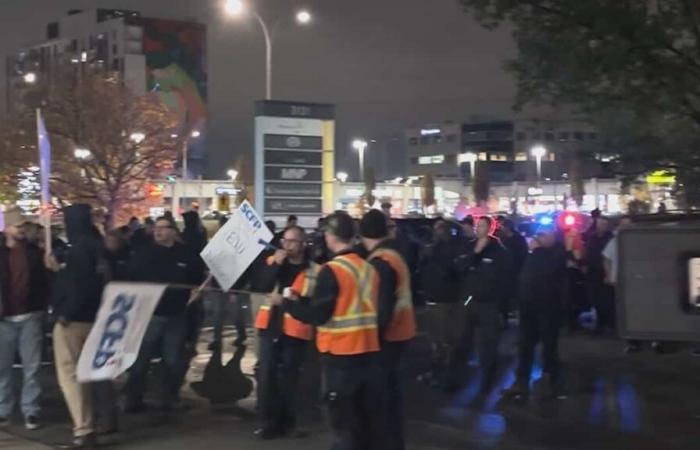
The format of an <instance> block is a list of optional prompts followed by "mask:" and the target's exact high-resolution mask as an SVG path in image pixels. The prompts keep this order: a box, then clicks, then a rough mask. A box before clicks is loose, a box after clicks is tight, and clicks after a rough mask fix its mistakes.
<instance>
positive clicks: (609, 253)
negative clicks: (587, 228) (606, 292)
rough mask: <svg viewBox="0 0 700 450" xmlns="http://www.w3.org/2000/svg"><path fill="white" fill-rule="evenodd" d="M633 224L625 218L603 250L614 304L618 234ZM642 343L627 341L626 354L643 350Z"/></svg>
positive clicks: (618, 262)
mask: <svg viewBox="0 0 700 450" xmlns="http://www.w3.org/2000/svg"><path fill="white" fill-rule="evenodd" d="M631 224H632V220H631V219H630V218H629V217H628V216H624V217H622V218H621V219H620V223H619V224H618V227H617V230H615V232H614V234H613V237H612V238H611V239H610V241H609V242H608V244H607V245H606V246H605V249H603V268H604V269H605V284H607V285H608V286H610V288H611V295H612V298H613V302H615V301H616V300H617V298H616V295H615V286H616V285H617V274H618V266H619V264H620V258H619V255H618V253H617V246H618V240H617V234H618V233H619V232H620V230H622V229H624V228H627V227H628V226H630V225H631ZM641 347H642V343H641V342H640V341H635V340H631V341H627V346H626V347H625V353H632V352H636V351H639V350H641Z"/></svg>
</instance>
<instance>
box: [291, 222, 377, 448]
mask: <svg viewBox="0 0 700 450" xmlns="http://www.w3.org/2000/svg"><path fill="white" fill-rule="evenodd" d="M354 236H355V226H354V223H353V220H352V219H351V218H350V216H348V215H347V214H344V213H335V214H332V215H330V216H329V217H328V219H327V221H326V233H325V239H326V244H327V246H328V249H329V250H330V251H331V252H333V254H334V257H333V259H331V260H330V261H329V262H328V263H326V264H324V265H323V267H322V268H321V271H320V272H319V274H318V281H317V283H316V290H315V291H314V294H313V296H311V298H308V297H303V296H299V295H295V293H291V295H289V296H285V299H284V305H285V308H287V310H288V311H289V313H290V314H291V315H292V316H293V317H294V318H296V319H298V320H301V321H302V322H305V323H308V324H311V325H316V326H318V331H317V334H316V346H317V347H318V351H319V352H320V353H321V364H322V368H323V376H324V388H325V392H324V397H325V400H326V401H327V403H328V411H329V415H330V421H331V427H332V429H333V432H334V434H335V441H334V444H333V447H332V448H333V449H337V450H341V449H383V448H384V446H383V442H382V432H383V430H382V428H383V425H384V422H383V416H384V414H383V408H384V401H383V391H384V387H385V386H384V382H383V377H382V369H381V366H380V359H379V331H378V325H377V303H378V300H377V297H378V290H379V277H378V276H377V272H376V271H375V269H374V268H373V267H372V265H371V264H369V263H368V262H366V261H364V260H363V259H362V258H361V257H360V256H359V255H358V254H357V253H356V252H355V251H354V250H353V248H352V242H353V238H354Z"/></svg>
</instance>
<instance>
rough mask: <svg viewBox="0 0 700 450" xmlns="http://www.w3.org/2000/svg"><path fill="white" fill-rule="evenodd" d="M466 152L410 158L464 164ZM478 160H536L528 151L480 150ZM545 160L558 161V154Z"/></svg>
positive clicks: (418, 161)
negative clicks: (500, 151) (501, 151)
mask: <svg viewBox="0 0 700 450" xmlns="http://www.w3.org/2000/svg"><path fill="white" fill-rule="evenodd" d="M465 155H466V154H461V155H456V154H451V155H428V156H415V157H412V158H411V159H410V161H411V164H412V165H420V166H424V165H433V164H457V163H459V164H463V163H468V160H467V159H466V157H465ZM476 160H477V161H494V162H511V161H518V162H521V161H534V160H535V158H534V157H533V156H528V154H527V153H526V152H517V153H515V155H510V154H507V153H488V152H479V153H477V154H476ZM543 161H556V155H555V154H554V153H548V154H547V155H545V157H544V158H543Z"/></svg>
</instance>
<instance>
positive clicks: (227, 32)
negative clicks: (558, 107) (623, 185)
mask: <svg viewBox="0 0 700 450" xmlns="http://www.w3.org/2000/svg"><path fill="white" fill-rule="evenodd" d="M255 4H256V5H257V6H258V9H259V10H260V12H261V14H262V15H263V16H264V17H265V18H266V19H268V21H269V22H274V21H275V20H274V19H275V18H280V19H282V18H285V17H292V11H293V10H294V8H295V7H302V6H304V7H308V8H309V9H310V10H312V11H313V14H314V22H313V24H312V25H311V26H309V27H305V28H299V27H298V26H295V25H289V26H286V27H281V28H280V29H279V31H278V33H277V37H276V41H275V47H274V54H273V69H274V75H273V97H274V98H275V99H280V100H300V101H312V102H329V103H335V104H336V105H337V158H336V161H337V162H336V166H337V169H338V170H345V171H347V172H350V173H351V176H352V175H353V174H355V173H356V172H357V157H356V155H355V154H354V153H353V152H352V151H351V150H350V148H349V147H350V142H351V141H352V139H353V138H354V137H357V136H364V137H366V138H368V139H375V140H377V142H376V144H372V146H371V147H370V149H368V156H367V158H368V159H367V162H368V164H372V165H373V166H375V167H377V169H378V171H379V173H380V175H383V176H386V177H389V176H395V175H399V174H400V172H401V170H402V167H403V161H400V163H398V164H397V162H396V160H397V156H396V155H399V154H400V153H399V152H400V147H401V145H402V143H401V142H400V138H401V136H402V130H403V129H404V128H405V127H407V126H411V125H418V124H421V123H424V122H440V121H444V120H454V121H459V120H464V119H467V118H469V117H470V116H472V115H480V116H497V117H508V116H510V114H511V113H510V106H511V104H512V99H513V96H514V92H515V87H514V83H513V80H512V78H511V76H510V75H509V74H507V73H505V72H504V70H503V69H502V67H503V61H504V59H506V58H508V57H511V56H513V54H514V52H515V48H514V44H513V42H512V39H511V38H510V35H509V34H508V32H507V31H504V30H499V31H495V32H489V31H486V30H484V29H482V28H481V27H480V26H479V25H478V24H476V23H475V22H474V21H473V20H472V19H471V17H470V16H468V15H466V14H464V13H463V12H462V11H461V9H460V7H459V5H458V4H457V2H456V1H455V0H308V1H296V0H265V1H263V0H259V1H257V2H255ZM90 7H93V8H95V7H105V8H125V9H134V10H138V11H141V13H142V14H143V15H144V16H147V17H164V18H174V19H182V20H188V19H194V20H197V21H200V22H203V23H206V24H207V26H208V28H209V33H208V39H209V42H208V45H209V54H208V59H209V114H210V124H209V127H210V129H209V133H210V134H209V139H210V140H209V166H210V173H209V175H210V177H218V178H223V177H224V173H225V171H226V168H227V167H230V166H232V164H233V162H234V160H235V159H236V156H237V155H240V154H245V155H250V157H252V146H253V144H252V142H253V129H252V127H253V103H254V101H255V100H258V99H260V98H262V97H263V96H264V44H263V37H262V33H261V31H260V29H259V26H258V25H257V23H256V22H255V21H254V20H253V19H252V18H251V17H247V18H244V19H229V18H226V17H225V16H224V15H223V14H222V12H221V11H222V9H221V1H219V0H216V1H215V0H208V1H207V0H0V30H2V33H1V34H0V36H1V38H0V54H1V55H2V56H3V61H4V56H6V55H8V54H12V53H14V51H15V50H17V49H18V48H21V47H25V46H29V45H32V44H35V43H38V42H41V41H43V40H44V37H45V25H46V24H47V23H48V22H51V21H54V20H57V19H58V18H59V17H61V16H63V15H65V13H66V12H67V11H68V10H69V9H73V8H76V9H77V8H90ZM4 74H5V70H4V69H3V70H2V72H1V73H0V77H1V78H0V84H1V86H2V92H0V95H1V96H0V98H1V99H2V100H0V101H2V102H4V99H5V93H4V88H5V79H4ZM1 110H2V111H3V112H4V111H5V108H4V104H3V105H2V108H1ZM398 157H400V156H398ZM382 169H383V170H382Z"/></svg>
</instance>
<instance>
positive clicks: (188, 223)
mask: <svg viewBox="0 0 700 450" xmlns="http://www.w3.org/2000/svg"><path fill="white" fill-rule="evenodd" d="M182 219H183V221H184V223H185V228H184V229H183V230H182V234H181V238H182V240H183V242H184V243H185V244H186V245H188V246H190V248H191V250H192V252H194V253H195V254H197V255H199V254H200V253H201V252H202V250H204V247H206V246H207V231H206V230H205V229H204V225H203V224H202V219H201V218H200V217H199V213H198V212H197V211H187V212H186V213H184V214H183V215H182Z"/></svg>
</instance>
